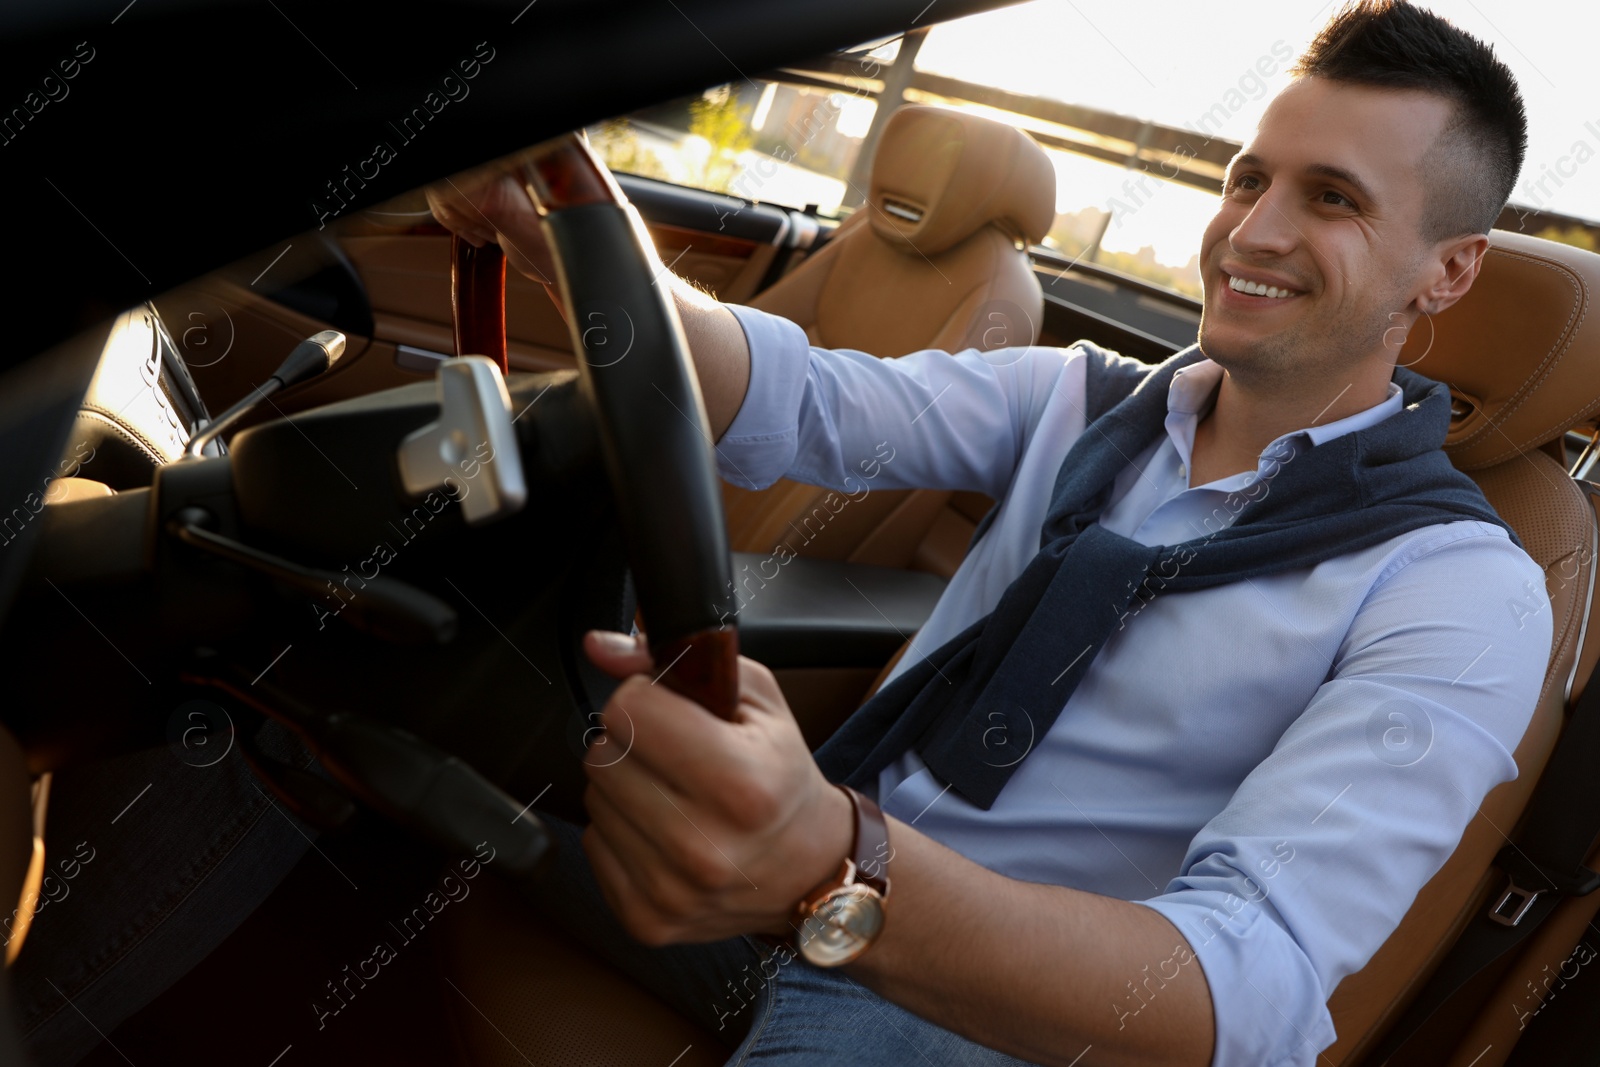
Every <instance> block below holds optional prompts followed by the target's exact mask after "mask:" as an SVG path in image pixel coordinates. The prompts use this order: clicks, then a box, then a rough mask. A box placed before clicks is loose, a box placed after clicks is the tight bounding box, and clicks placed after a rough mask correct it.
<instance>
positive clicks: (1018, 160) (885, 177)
mask: <svg viewBox="0 0 1600 1067" xmlns="http://www.w3.org/2000/svg"><path fill="white" fill-rule="evenodd" d="M870 199H871V206H870V207H869V208H868V209H867V210H868V211H869V212H870V214H871V218H872V228H873V230H874V231H875V232H876V233H877V234H878V236H879V237H882V238H883V239H884V240H885V241H888V242H889V243H890V244H892V245H896V246H898V247H900V248H902V249H904V250H905V251H907V252H919V253H921V254H922V255H924V256H934V255H938V254H939V253H940V252H943V251H944V250H945V249H947V248H950V247H951V246H953V245H955V244H957V243H958V242H960V241H963V240H965V239H966V238H967V237H970V236H971V235H972V234H974V233H976V232H977V231H978V230H980V229H982V228H983V227H984V226H987V225H990V224H993V225H995V226H998V227H999V228H1000V229H1001V230H1003V231H1005V232H1006V233H1008V234H1010V235H1011V236H1012V237H1016V238H1021V239H1023V240H1025V241H1028V242H1031V243H1037V242H1038V241H1041V240H1043V239H1044V235H1045V234H1046V233H1048V232H1049V230H1050V224H1051V223H1052V222H1054V221H1055V217H1056V170H1055V167H1054V166H1052V165H1051V163H1050V158H1049V157H1048V156H1046V155H1045V154H1044V149H1042V148H1040V147H1039V146H1038V145H1037V144H1035V143H1034V141H1033V138H1031V137H1029V136H1028V135H1027V134H1025V133H1023V132H1022V131H1021V130H1018V129H1016V128H1015V127H1013V126H1007V125H1006V124H1005V123H1003V122H995V121H994V120H993V119H985V118H979V117H978V116H976V115H968V114H965V113H963V112H960V111H949V110H946V109H944V108H937V107H923V106H919V105H908V106H905V107H901V108H899V109H898V110H896V111H895V113H894V114H893V115H892V116H890V118H889V122H888V124H887V125H885V126H884V128H883V136H882V139H881V140H879V142H878V154H877V156H876V157H875V158H874V159H873V162H872V188H871V194H870Z"/></svg>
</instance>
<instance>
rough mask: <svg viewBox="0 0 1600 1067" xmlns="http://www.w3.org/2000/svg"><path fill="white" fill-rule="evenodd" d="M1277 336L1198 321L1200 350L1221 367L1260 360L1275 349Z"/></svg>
mask: <svg viewBox="0 0 1600 1067" xmlns="http://www.w3.org/2000/svg"><path fill="white" fill-rule="evenodd" d="M1278 341H1279V337H1278V335H1276V334H1274V335H1273V336H1271V337H1262V336H1260V335H1259V334H1251V333H1246V332H1245V331H1242V330H1238V329H1230V328H1227V327H1223V326H1211V327H1208V326H1207V324H1206V323H1205V321H1203V320H1202V321H1201V323H1200V351H1201V352H1204V353H1205V355H1206V358H1207V359H1209V360H1211V361H1212V362H1213V363H1217V364H1220V365H1221V366H1223V367H1235V366H1248V365H1250V364H1252V363H1257V362H1260V361H1261V360H1262V359H1264V358H1266V357H1268V356H1269V355H1270V353H1272V352H1273V351H1275V350H1277V348H1278V347H1279V344H1278Z"/></svg>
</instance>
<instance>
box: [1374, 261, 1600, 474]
mask: <svg viewBox="0 0 1600 1067" xmlns="http://www.w3.org/2000/svg"><path fill="white" fill-rule="evenodd" d="M1597 287H1600V256H1595V255H1583V254H1575V251H1574V250H1573V249H1572V248H1569V247H1567V246H1566V245H1560V244H1556V243H1554V242H1552V241H1544V240H1540V239H1539V238H1537V237H1529V236H1527V235H1526V234H1520V233H1511V232H1508V231H1505V230H1495V231H1494V232H1493V233H1492V234H1491V235H1490V247H1489V251H1488V252H1487V254H1486V255H1485V256H1484V260H1483V268H1482V271H1481V273H1480V274H1479V276H1478V281H1477V282H1476V283H1475V284H1474V285H1473V287H1472V289H1471V291H1470V292H1468V293H1467V295H1466V296H1465V297H1463V298H1462V300H1461V301H1460V302H1459V303H1458V304H1456V305H1455V306H1454V307H1452V308H1451V309H1450V310H1449V311H1447V312H1445V313H1444V314H1443V315H1441V316H1439V317H1437V318H1436V319H1434V320H1433V327H1434V328H1433V329H1432V330H1430V329H1429V328H1428V323H1427V321H1422V322H1418V323H1417V324H1416V325H1415V326H1414V327H1413V328H1412V330H1411V335H1410V337H1409V338H1408V339H1407V342H1406V347H1405V350H1404V351H1403V352H1401V354H1400V361H1401V363H1402V364H1403V365H1405V366H1410V367H1412V368H1413V369H1414V370H1416V371H1417V373H1419V374H1426V375H1427V376H1428V377H1430V378H1437V379H1439V380H1440V381H1445V382H1449V383H1450V386H1451V390H1452V392H1454V394H1455V396H1456V398H1457V404H1458V411H1459V415H1458V417H1457V418H1456V419H1455V420H1453V422H1452V424H1451V428H1450V435H1449V437H1448V438H1446V441H1445V450H1446V451H1448V452H1449V453H1450V458H1451V460H1452V461H1453V462H1454V463H1455V465H1456V466H1457V467H1459V468H1460V469H1462V470H1464V471H1474V470H1479V469H1482V468H1484V467H1489V466H1492V465H1493V464H1496V463H1501V462H1504V461H1505V460H1508V459H1511V458H1513V457H1515V456H1518V455H1521V454H1522V453H1524V452H1527V451H1529V450H1530V449H1533V448H1536V447H1538V446H1539V445H1542V444H1544V443H1545V442H1547V441H1553V440H1555V439H1556V438H1558V437H1560V436H1561V434H1562V433H1564V432H1565V431H1566V430H1568V429H1569V428H1571V427H1573V426H1576V425H1577V424H1578V423H1580V422H1583V421H1585V420H1586V419H1592V417H1593V416H1594V414H1595V412H1596V411H1600V361H1597V360H1596V359H1595V358H1594V352H1595V348H1596V346H1597V345H1600V316H1595V315H1590V314H1588V312H1590V311H1592V310H1596V309H1594V308H1593V307H1591V301H1592V300H1593V296H1594V293H1595V292H1596V290H1597Z"/></svg>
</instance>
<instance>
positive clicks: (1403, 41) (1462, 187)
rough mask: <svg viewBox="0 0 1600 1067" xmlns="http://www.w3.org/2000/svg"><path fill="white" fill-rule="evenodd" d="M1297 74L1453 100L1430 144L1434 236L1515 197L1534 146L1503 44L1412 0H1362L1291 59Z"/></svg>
mask: <svg viewBox="0 0 1600 1067" xmlns="http://www.w3.org/2000/svg"><path fill="white" fill-rule="evenodd" d="M1290 72H1291V73H1292V74H1294V75H1296V76H1297V77H1305V76H1309V77H1316V78H1327V79H1329V80H1330V81H1340V82H1350V83H1353V84H1358V85H1371V86H1376V87H1379V88H1384V89H1420V90H1422V91H1423V92H1428V93H1434V94H1437V95H1439V96H1442V97H1446V98H1448V99H1449V100H1451V101H1453V102H1454V104H1455V108H1456V113H1455V117H1454V118H1453V119H1452V120H1451V121H1450V123H1449V124H1448V125H1447V126H1446V127H1445V128H1444V130H1443V131H1442V132H1441V133H1440V135H1439V137H1438V139H1437V140H1436V141H1435V142H1434V144H1433V146H1432V147H1430V148H1429V150H1428V155H1427V157H1425V158H1426V162H1427V163H1428V164H1429V168H1428V169H1429V170H1430V171H1434V172H1436V173H1440V174H1445V175H1450V177H1449V178H1447V179H1446V180H1443V181H1436V182H1435V183H1434V184H1433V187H1432V188H1431V189H1429V191H1428V195H1427V203H1426V206H1425V207H1424V209H1423V218H1422V232H1423V236H1424V237H1426V238H1427V239H1428V240H1430V241H1437V240H1442V239H1443V238H1446V237H1457V236H1460V235H1462V234H1468V233H1488V232H1489V230H1490V228H1491V227H1493V226H1494V224H1495V220H1496V219H1498V218H1499V217H1500V212H1501V210H1502V209H1504V207H1505V206H1506V201H1507V200H1509V199H1510V198H1511V190H1512V188H1513V187H1515V185H1516V182H1517V175H1518V173H1519V172H1520V171H1521V170H1522V157H1523V155H1524V153H1525V152H1526V151H1527V148H1528V116H1527V112H1526V111H1525V109H1524V108H1523V105H1522V94H1521V93H1520V92H1518V91H1517V79H1516V77H1515V76H1514V75H1512V73H1511V71H1510V69H1509V68H1508V67H1507V66H1506V65H1505V64H1504V63H1502V62H1501V61H1500V60H1499V59H1497V58H1496V57H1495V54H1494V49H1493V48H1491V47H1490V46H1489V45H1487V44H1484V43H1483V42H1482V41H1480V40H1478V38H1476V37H1474V36H1472V35H1471V34H1470V33H1466V32H1464V31H1462V30H1459V29H1457V28H1456V27H1455V26H1453V25H1451V24H1450V23H1449V22H1447V21H1445V20H1444V19H1442V18H1440V17H1439V16H1438V15H1435V14H1433V13H1432V12H1431V11H1424V10H1422V9H1421V8H1417V7H1413V6H1412V5H1411V4H1409V3H1406V2H1405V0H1353V2H1351V3H1348V4H1346V5H1345V7H1344V8H1343V9H1341V10H1340V11H1339V12H1338V13H1336V14H1335V15H1334V16H1333V18H1332V19H1330V20H1329V21H1328V24H1327V25H1326V26H1324V27H1323V28H1322V32H1321V33H1319V34H1317V39H1316V40H1314V41H1312V42H1311V45H1310V47H1308V48H1307V49H1306V51H1305V54H1304V55H1302V56H1301V57H1300V59H1299V60H1298V61H1297V62H1296V63H1295V65H1294V66H1293V67H1292V68H1290Z"/></svg>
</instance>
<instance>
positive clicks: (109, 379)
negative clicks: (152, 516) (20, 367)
mask: <svg viewBox="0 0 1600 1067" xmlns="http://www.w3.org/2000/svg"><path fill="white" fill-rule="evenodd" d="M204 414H205V412H204V410H203V409H202V408H201V405H200V403H199V396H198V393H196V392H195V390H194V384H193V382H192V381H191V380H190V378H189V373H188V368H187V367H185V366H184V363H183V361H182V360H181V359H179V358H178V357H177V355H176V353H175V351H174V350H173V348H172V343H171V341H170V339H168V338H167V337H166V336H165V333H164V331H163V329H162V327H161V325H160V322H159V320H158V319H157V318H156V314H155V311H154V309H153V308H151V307H150V306H149V305H144V306H141V307H136V308H133V309H132V310H130V311H126V312H124V313H123V314H121V315H119V316H118V317H117V321H116V323H115V325H114V326H113V327H112V329H111V333H110V337H109V340H108V341H107V342H106V350H105V353H104V354H103V355H102V356H101V357H100V363H99V365H98V367H97V368H96V370H95V374H94V378H93V379H92V380H91V381H90V382H89V388H88V390H87V392H86V393H85V394H84V398H83V403H82V405H81V406H80V409H79V411H78V416H77V419H76V421H75V422H74V424H73V428H72V437H71V440H70V442H69V444H68V446H67V449H66V451H65V453H64V456H65V457H66V458H65V459H64V460H63V464H62V470H61V473H62V474H64V475H76V474H77V473H78V472H79V470H80V469H82V467H83V466H84V465H89V467H90V473H91V475H92V476H93V477H94V478H95V480H97V481H101V482H104V483H106V484H107V485H110V486H111V487H112V488H113V489H134V488H138V487H140V486H146V485H149V484H150V481H151V479H152V478H153V477H154V475H155V469H156V468H157V467H159V466H161V465H163V464H166V463H172V462H174V461H176V460H177V459H178V458H179V457H181V456H182V455H183V450H184V447H185V446H186V445H187V444H188V443H189V433H190V429H191V428H192V427H193V426H194V424H195V422H196V420H197V419H198V418H200V417H201V416H203V415H204Z"/></svg>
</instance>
